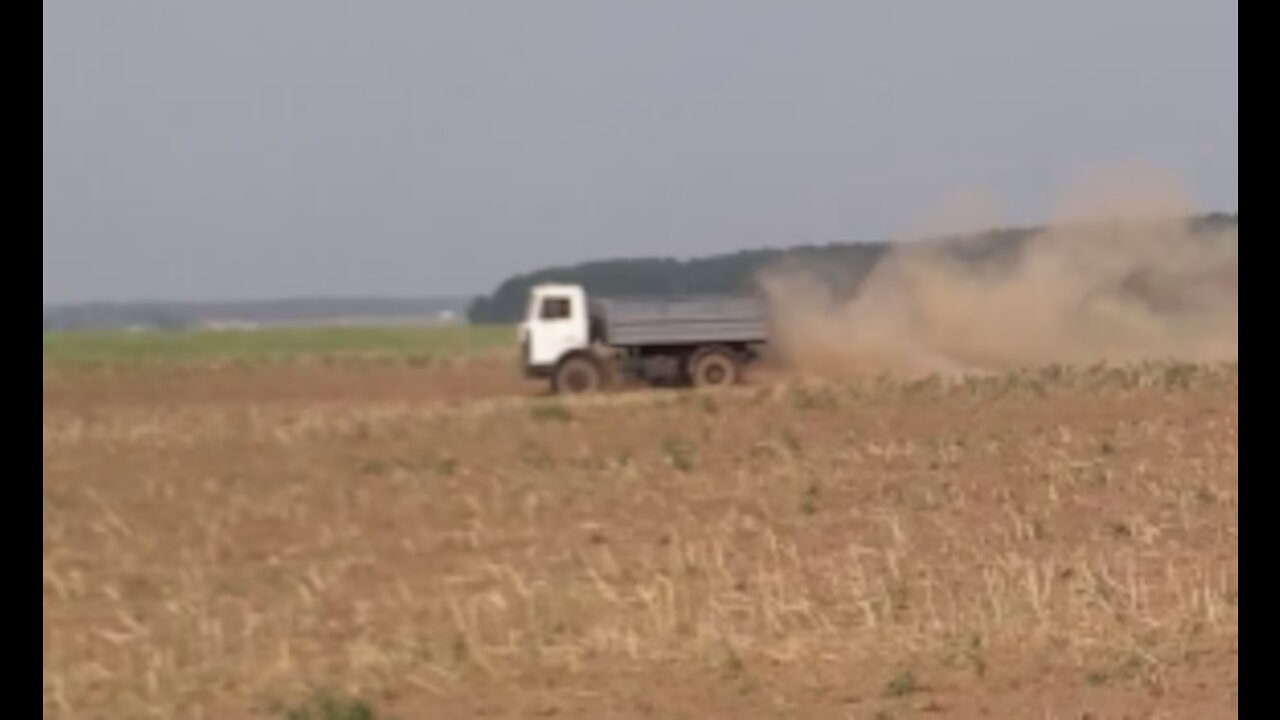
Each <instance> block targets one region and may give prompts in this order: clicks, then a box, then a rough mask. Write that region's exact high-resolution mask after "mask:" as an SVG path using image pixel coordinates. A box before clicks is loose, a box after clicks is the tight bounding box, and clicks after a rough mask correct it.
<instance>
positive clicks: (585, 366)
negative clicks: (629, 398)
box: [551, 355, 604, 395]
mask: <svg viewBox="0 0 1280 720" xmlns="http://www.w3.org/2000/svg"><path fill="white" fill-rule="evenodd" d="M603 384H604V370H603V369H602V368H601V367H600V363H599V362H597V361H596V360H595V358H592V357H589V356H587V355H571V356H569V357H567V358H565V359H564V360H562V361H560V363H559V364H558V365H556V370H555V373H554V374H553V375H552V376H551V389H552V390H554V391H555V392H556V393H559V394H561V395H567V394H579V393H589V392H595V391H596V390H599V389H600V386H601V385H603Z"/></svg>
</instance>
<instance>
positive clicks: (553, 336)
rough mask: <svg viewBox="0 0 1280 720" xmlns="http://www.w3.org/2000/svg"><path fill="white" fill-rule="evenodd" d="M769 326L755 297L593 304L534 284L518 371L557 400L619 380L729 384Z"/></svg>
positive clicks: (560, 286) (572, 287)
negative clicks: (537, 381)
mask: <svg viewBox="0 0 1280 720" xmlns="http://www.w3.org/2000/svg"><path fill="white" fill-rule="evenodd" d="M770 322H771V320H770V317H769V312H768V307H767V305H766V303H765V302H764V300H763V298H761V297H759V296H757V295H697V296H661V297H640V298H634V297H613V298H605V297H601V298H593V297H589V296H588V294H587V291H586V290H585V289H584V288H583V287H582V286H581V285H576V284H568V283H541V284H537V285H534V286H533V287H531V288H530V290H529V297H528V303H527V305H526V310H525V316H524V319H523V321H521V322H520V324H519V329H518V338H519V343H520V348H521V364H522V367H523V371H524V375H525V376H526V377H530V378H538V379H545V380H549V381H550V386H551V390H552V391H553V392H555V393H558V394H571V393H572V394H579V393H589V392H594V391H597V390H600V389H602V388H604V387H607V386H609V385H612V384H614V383H615V382H617V381H618V380H621V379H623V378H631V379H636V380H640V381H642V382H645V383H647V384H651V385H658V384H677V385H692V386H698V387H718V386H728V385H734V384H737V383H738V382H740V380H741V377H742V372H743V369H744V367H746V366H747V365H748V364H750V363H753V362H755V361H757V360H758V359H760V358H761V357H762V356H763V353H764V351H765V350H766V348H767V346H768V343H769V337H770Z"/></svg>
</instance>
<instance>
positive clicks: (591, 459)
mask: <svg viewBox="0 0 1280 720" xmlns="http://www.w3.org/2000/svg"><path fill="white" fill-rule="evenodd" d="M477 362H479V361H477ZM476 367H478V368H481V369H478V370H476V371H475V373H476V375H475V377H472V378H470V379H469V381H470V382H471V383H472V384H473V385H478V384H483V383H484V382H485V379H484V378H486V377H489V378H490V379H492V378H494V377H498V376H499V375H500V373H501V372H502V371H504V370H506V371H509V370H510V369H509V368H502V369H501V370H499V369H494V368H487V369H486V368H484V367H482V366H479V365H477V366H476ZM447 371H449V370H447V369H444V368H426V369H421V370H419V371H418V372H421V373H422V374H423V375H422V377H426V376H429V375H430V374H431V373H441V372H447ZM223 372H224V373H225V375H224V376H219V379H218V380H217V381H216V382H214V383H213V384H212V385H211V386H209V387H212V388H215V390H203V391H197V390H193V389H192V388H191V387H190V386H189V385H187V384H179V385H178V386H177V389H175V390H174V391H173V392H164V391H160V390H157V389H155V387H154V386H151V385H148V382H150V381H149V380H148V379H147V378H145V377H127V378H122V377H120V376H118V375H100V376H95V377H93V378H90V379H86V378H85V377H84V376H76V377H75V378H71V379H68V378H67V377H64V376H62V375H59V373H58V371H56V370H49V369H46V373H45V408H44V418H43V454H44V486H43V500H44V506H43V520H44V546H43V548H44V626H43V640H44V673H43V698H44V713H45V717H66V718H71V717H75V718H97V717H103V718H106V717H110V718H128V717H165V718H170V717H183V718H192V719H196V718H226V717H254V716H255V714H258V713H260V714H262V716H264V717H270V716H272V713H273V712H276V711H275V710H273V708H279V707H282V706H288V705H289V704H290V703H295V702H299V701H300V700H301V699H303V698H306V697H307V696H308V694H309V693H311V692H312V691H313V690H316V689H334V690H336V691H341V692H345V693H349V694H351V695H353V696H357V697H360V698H363V699H364V700H366V701H367V702H368V703H369V704H370V705H371V706H372V707H375V708H377V709H378V712H381V713H386V714H389V715H392V716H395V717H403V718H417V717H473V716H478V715H484V716H487V717H508V716H509V717H529V716H538V715H544V716H551V715H555V716H557V717H576V716H582V717H619V716H621V717H631V716H637V717H643V716H653V717H707V716H713V717H791V716H803V717H839V718H844V717H909V716H913V715H916V714H928V713H930V712H941V713H942V714H944V715H946V716H953V717H965V716H976V715H981V714H983V713H986V712H989V713H992V714H993V716H998V717H1037V718H1039V717H1058V718H1079V717H1081V716H1082V713H1085V712H1092V713H1093V714H1094V716H1095V717H1110V716H1112V714H1113V713H1115V712H1119V711H1124V712H1127V713H1129V714H1130V715H1134V714H1138V713H1141V712H1144V711H1153V710H1161V711H1163V712H1165V713H1167V715H1166V716H1178V717H1183V716H1185V717H1208V716H1222V715H1226V716H1234V715H1235V714H1236V713H1237V711H1238V707H1239V700H1238V697H1239V669H1238V668H1239V650H1238V648H1239V640H1238V636H1239V558H1240V552H1239V409H1238V408H1239V400H1238V396H1239V379H1238V378H1239V374H1238V367H1237V366H1234V365H1233V366H1227V367H1201V366H1165V365H1147V366H1136V367H1125V368H1106V367H1099V368H1093V369H1071V368H1050V369H1046V370H1043V371H1036V372H1029V373H1022V374H1015V375H1007V376H1001V377H995V378H981V379H977V378H973V379H961V380H957V381H944V380H941V379H931V380H923V381H916V382H897V381H890V380H869V381H864V382H856V383H855V382H840V383H838V382H831V381H821V382H820V381H812V382H801V381H794V382H782V383H770V384H764V385H757V386H751V387H746V388H742V389H740V390H736V391H731V392H722V393H711V394H704V393H684V392H655V393H627V394H619V395H613V396H603V397H594V398H583V399H581V400H573V401H563V402H562V401H558V400H557V401H555V402H554V403H550V404H549V403H548V401H547V400H545V399H532V398H521V397H505V398H491V399H488V400H477V399H472V400H470V401H468V402H466V403H451V402H434V401H431V400H430V399H429V398H427V397H425V396H424V395H423V394H411V395H410V396H409V399H402V398H397V397H395V396H393V395H392V394H390V393H387V392H384V391H383V390H385V383H386V381H385V379H383V380H379V378H378V377H377V375H378V374H379V373H383V372H392V370H391V369H388V368H374V369H366V370H364V371H357V370H350V371H349V372H350V373H351V375H349V376H343V377H344V378H345V380H344V382H345V384H343V385H342V390H341V391H340V392H335V391H334V390H332V388H331V387H329V386H326V385H324V384H323V383H320V382H315V383H314V384H313V385H312V386H311V388H312V390H313V391H314V392H313V393H312V395H311V396H307V395H306V394H305V393H304V392H303V390H304V389H305V388H306V387H307V385H308V382H307V381H306V380H305V378H306V376H303V377H304V380H301V381H298V382H299V383H300V384H299V385H298V389H297V392H296V393H289V394H286V395H280V396H276V395H271V394H270V393H266V392H264V393H261V394H260V395H258V396H255V395H254V394H253V393H251V392H235V391H231V390H228V388H233V387H242V385H243V383H249V385H243V387H252V382H257V381H250V380H245V379H244V378H239V379H237V378H238V376H237V375H236V373H237V372H243V373H251V372H262V371H254V370H247V369H246V370H239V371H237V370H235V369H230V370H226V371H223ZM271 372H286V370H284V369H275V370H271ZM300 372H301V371H300ZM396 372H399V371H396ZM458 372H460V374H459V375H457V376H456V377H453V376H451V378H450V379H449V380H448V381H447V382H445V381H439V382H440V385H441V386H442V387H446V386H447V387H456V386H457V385H458V383H460V382H462V383H465V382H467V381H468V378H467V377H466V370H465V368H464V369H463V370H461V371H458ZM361 373H363V375H361ZM363 376H368V377H363ZM313 380H314V378H313ZM186 382H187V383H194V382H196V381H195V380H194V379H193V378H188V379H187V381H186ZM237 382H240V383H242V385H236V383H237ZM95 383H97V385H96V386H95ZM362 383H363V385H362ZM365 385H367V386H368V387H369V388H382V389H383V390H379V391H376V392H374V391H370V392H368V393H364V392H362V391H361V387H364V386H365ZM217 388H222V390H223V391H224V392H223V393H222V396H223V397H222V399H220V398H219V392H218V391H216V389H217ZM479 394H483V393H479ZM494 394H501V393H494ZM129 398H134V400H133V401H132V402H131V401H129Z"/></svg>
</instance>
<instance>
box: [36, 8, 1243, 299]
mask: <svg viewBox="0 0 1280 720" xmlns="http://www.w3.org/2000/svg"><path fill="white" fill-rule="evenodd" d="M1239 48H1240V35H1239V6H1238V3H1236V2H1234V1H1232V2H1222V1H1221V0H1218V1H1216V2H1213V1H1210V0H1132V1H1124V0H1119V1H1117V0H1108V1H1106V2H1104V1H1102V0H1074V1H1072V2H1063V1H1062V0H1055V1H1053V2H1048V1H1044V2H1040V1H1035V0H1008V1H1005V2H996V1H994V0H992V1H984V0H966V1H964V2H956V1H955V0H950V1H940V2H930V1H928V0H912V1H910V2H904V1H903V0H883V1H881V0H841V1H832V2H816V1H812V2H810V1H807V0H802V1H800V2H784V1H782V0H770V1H769V2H750V1H748V0H714V1H710V0H683V1H680V2H656V1H654V0H648V1H646V2H608V1H606V0H595V1H594V2H586V1H583V2H557V1H554V0H540V1H538V2H519V1H517V0H507V1H506V2H482V1H480V0H458V1H457V2H432V1H430V0H405V1H403V2H399V1H397V2H393V1H390V0H375V1H374V2H355V1H354V0H346V1H344V2H338V1H330V0H325V1H323V2H322V1H319V0H293V1H285V0H265V1H264V0H256V1H255V2H248V1H247V0H219V1H218V2H194V1H192V2H179V1H177V0H170V1H169V2H144V1H141V0H113V1H112V2H92V1H90V0H80V1H78V2H72V1H70V0H45V3H44V57H43V60H44V67H43V81H44V82H43V102H44V300H45V302H46V303H47V302H51V301H67V300H85V299H111V300H120V299H140V298H164V299H173V298H201V299H204V298H212V299H221V298H248V297H280V296H290V295H300V294H341V295H347V294H367V293H384V294H396V295H429V294H450V293H471V292H479V291H488V290H489V289H491V288H492V286H493V285H494V284H495V283H496V282H497V281H499V280H500V279H502V278H503V277H504V276H506V275H508V274H510V273H512V272H517V271H522V270H526V269H532V268H534V267H538V266H542V265H547V264H551V263H571V262H577V261H580V260H585V259H591V258H601V257H615V256H638V255H655V254H656V255H674V256H678V257H687V256H691V255H700V254H704V253H711V252H720V251H727V250H735V249H740V248H747V247H760V246H767V245H791V244H797V243H811V242H820V243H825V242H830V241H836V240H869V239H878V238H882V237H886V236H891V235H897V234H900V233H902V232H904V231H908V230H910V229H911V228H913V227H916V226H917V225H918V224H919V223H920V222H921V218H922V217H925V216H927V215H929V213H930V212H932V208H933V207H934V206H935V205H936V204H937V203H938V202H939V200H940V198H942V197H944V196H945V195H946V193H948V192H949V191H951V190H953V189H956V188H962V189H963V188H972V187H985V188H990V189H991V190H992V191H993V192H995V194H996V195H997V196H998V198H999V199H1000V201H1001V203H1002V204H1003V209H1004V219H1006V220H1007V221H1009V222H1018V223H1021V222H1034V221H1039V220H1042V219H1044V218H1045V217H1046V216H1047V215H1048V213H1049V212H1050V208H1051V205H1052V203H1053V199H1054V197H1055V195H1056V194H1058V193H1061V192H1062V188H1063V187H1064V186H1065V185H1067V184H1069V183H1070V182H1071V181H1072V179H1073V178H1075V177H1077V176H1078V175H1079V173H1081V172H1083V171H1086V170H1088V169H1089V168H1090V167H1091V166H1093V165H1096V164H1099V163H1107V162H1111V161H1115V160H1126V159H1138V160H1143V161H1146V162H1149V163H1153V164H1155V165H1158V166H1160V167H1163V168H1167V169H1169V170H1171V171H1173V172H1176V173H1178V174H1179V175H1181V176H1182V178H1183V179H1184V180H1185V181H1186V183H1187V184H1188V185H1189V187H1190V189H1191V191H1192V192H1194V193H1195V197H1196V200H1197V201H1198V202H1199V203H1200V205H1201V207H1202V209H1206V210H1236V209H1237V208H1238V203H1239V188H1240V182H1239V174H1240V169H1239V168H1240V159H1239V156H1240V101H1239Z"/></svg>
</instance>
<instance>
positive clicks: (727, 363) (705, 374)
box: [689, 348, 741, 387]
mask: <svg viewBox="0 0 1280 720" xmlns="http://www.w3.org/2000/svg"><path fill="white" fill-rule="evenodd" d="M689 374H690V376H691V379H692V380H693V384H694V385H697V386H698V387H722V386H729V385H735V384H737V382H738V377H739V375H740V374H741V370H740V369H739V363H738V358H737V357H736V356H735V355H734V354H733V352H732V351H730V350H729V349H728V348H710V349H707V350H703V351H700V352H698V353H697V354H695V355H694V356H693V358H692V359H691V360H690V362H689Z"/></svg>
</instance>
